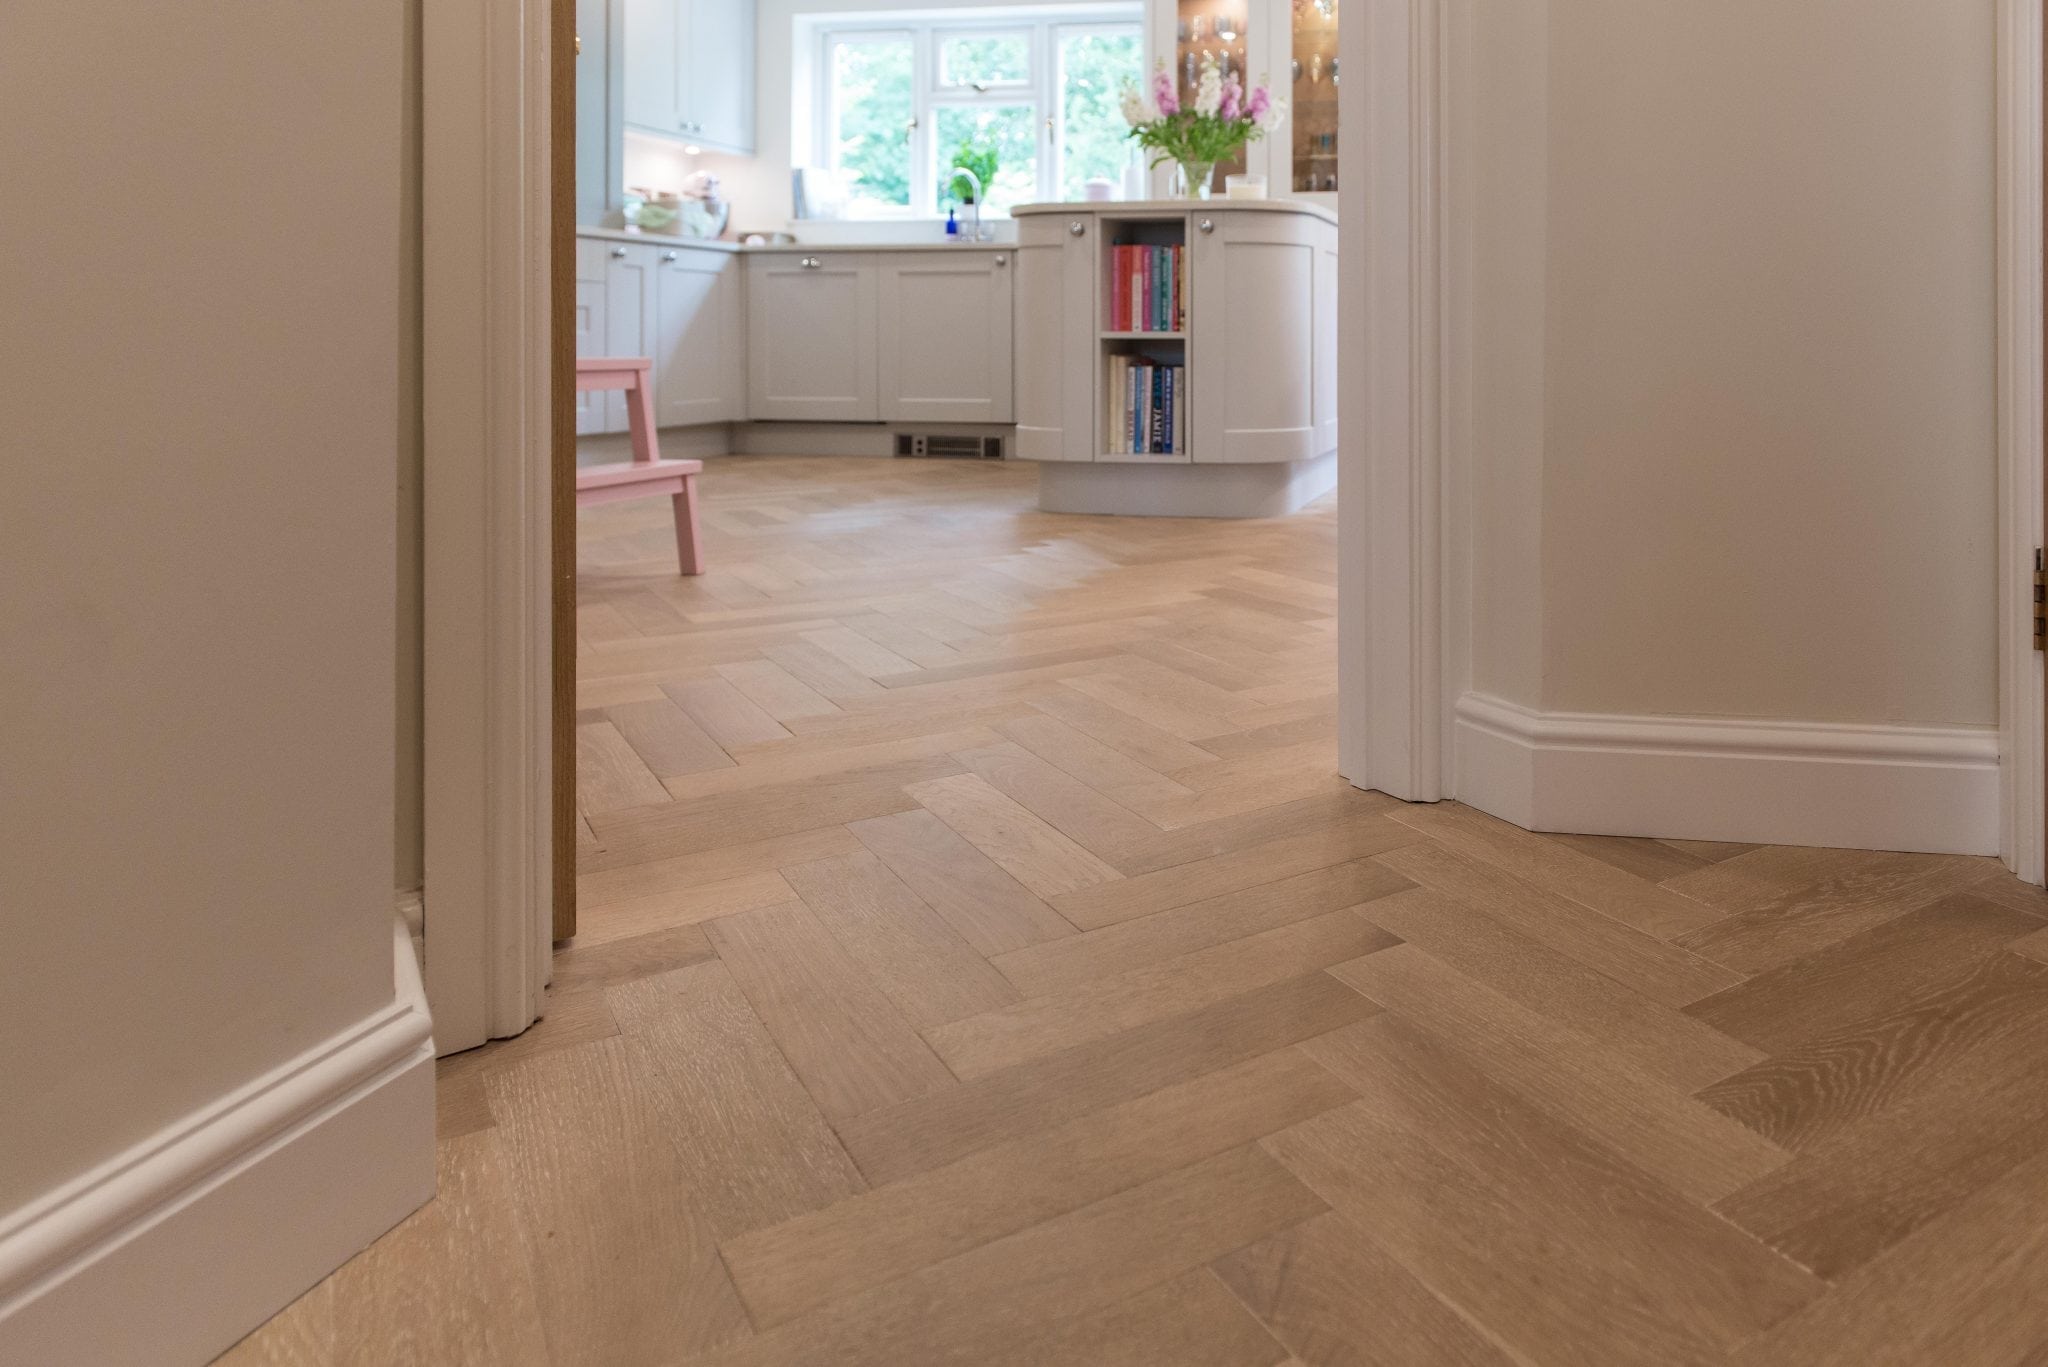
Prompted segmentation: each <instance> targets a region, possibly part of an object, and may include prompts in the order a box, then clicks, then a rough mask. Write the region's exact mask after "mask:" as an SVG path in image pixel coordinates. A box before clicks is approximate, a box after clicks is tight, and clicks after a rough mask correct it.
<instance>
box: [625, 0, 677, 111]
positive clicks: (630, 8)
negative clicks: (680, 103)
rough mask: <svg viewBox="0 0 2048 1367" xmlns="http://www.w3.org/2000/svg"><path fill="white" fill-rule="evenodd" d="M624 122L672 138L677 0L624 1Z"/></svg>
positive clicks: (675, 73) (675, 106) (675, 105)
mask: <svg viewBox="0 0 2048 1367" xmlns="http://www.w3.org/2000/svg"><path fill="white" fill-rule="evenodd" d="M625 3H626V14H625V23H624V24H623V25H622V27H623V29H624V33H623V35H622V41H623V43H624V45H625V58H626V60H625V74H624V76H623V78H622V79H623V80H624V81H625V83H626V88H625V91H624V103H625V118H626V122H627V123H630V124H633V125H635V126H636V127H640V128H645V129H647V130H648V131H650V132H654V133H666V134H668V135H670V136H674V134H675V132H676V122H677V118H678V115H677V113H676V109H677V96H678V83H677V79H678V71H677V67H676V60H677V45H678V44H679V43H680V42H681V41H682V28H681V25H680V23H679V22H678V11H677V4H678V0H625Z"/></svg>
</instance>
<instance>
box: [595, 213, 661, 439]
mask: <svg viewBox="0 0 2048 1367" xmlns="http://www.w3.org/2000/svg"><path fill="white" fill-rule="evenodd" d="M654 264H655V263H654V248H652V247H643V246H639V245H637V244H635V245H631V246H628V245H624V244H621V245H619V246H616V247H613V248H611V254H610V256H609V258H608V260H607V261H606V265H605V279H604V354H605V355H606V356H617V357H623V356H647V357H650V358H651V357H653V356H654V355H655V352H656V350H657V345H658V342H657V338H656V336H655V327H654V321H655V320H654ZM599 430H600V431H604V432H623V431H625V430H626V396H625V395H624V394H619V393H610V394H606V395H605V396H604V425H603V426H602V427H601V428H600V429H599Z"/></svg>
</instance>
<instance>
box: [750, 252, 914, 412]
mask: <svg viewBox="0 0 2048 1367" xmlns="http://www.w3.org/2000/svg"><path fill="white" fill-rule="evenodd" d="M879 274H880V270H879V267H878V266H877V264H876V258H875V256H874V255H873V254H872V253H867V252H831V251H821V252H818V253H816V254H815V255H808V254H800V253H795V252H770V253H762V254H760V255H758V256H750V257H748V258H747V415H748V416H749V417H750V418H753V419H754V420H756V421H760V420H763V419H772V420H787V421H796V422H877V421H880V419H881V416H882V412H881V389H880V376H879V371H878V368H877V364H876V355H875V352H876V346H875V341H876V332H877V328H878V325H879V324H878V316H877V314H878V309H877V304H878V301H877V291H878V276H879Z"/></svg>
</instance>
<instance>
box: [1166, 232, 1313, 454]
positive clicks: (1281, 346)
mask: <svg viewBox="0 0 2048 1367" xmlns="http://www.w3.org/2000/svg"><path fill="white" fill-rule="evenodd" d="M1190 222H1191V224H1192V225H1193V231H1192V232H1190V233H1189V235H1188V240H1189V241H1190V242H1191V243H1193V244H1194V245H1193V248H1192V255H1193V257H1194V266H1193V271H1192V278H1191V279H1190V281H1189V290H1190V299H1189V310H1190V318H1191V322H1190V333H1189V338H1188V388H1189V391H1190V394H1191V396H1192V398H1193V401H1194V402H1193V406H1192V407H1191V408H1190V409H1189V410H1188V412H1189V416H1191V417H1192V418H1193V419H1194V423H1195V429H1194V432H1193V434H1192V435H1191V439H1190V440H1189V442H1188V449H1189V452H1190V454H1191V455H1192V456H1193V458H1194V461H1195V463H1196V464H1198V465H1201V464H1209V463H1213V462H1228V463H1231V464H1245V463H1253V462H1258V461H1300V460H1311V459H1313V458H1314V457H1316V456H1318V455H1320V454H1322V450H1323V448H1322V447H1320V446H1319V445H1318V444H1317V433H1316V420H1317V412H1316V385H1317V381H1318V379H1319V378H1320V377H1319V376H1318V374H1317V356H1316V331H1317V317H1316V313H1315V311H1314V310H1313V309H1311V308H1304V307H1298V306H1297V307H1286V306H1276V305H1275V304H1274V301H1275V300H1282V299H1292V300H1302V301H1306V300H1308V299H1311V298H1313V297H1314V295H1315V289H1316V278H1317V259H1318V256H1319V254H1320V252H1319V247H1320V245H1321V244H1320V243H1319V241H1318V238H1319V234H1318V232H1317V231H1316V230H1317V229H1318V228H1321V227H1324V226H1326V225H1324V224H1322V223H1321V222H1320V221H1319V220H1316V219H1312V218H1308V217H1306V216H1304V215H1300V214H1236V213H1227V212H1225V213H1215V214H1206V215H1205V214H1203V213H1202V212H1201V211H1200V210H1196V211H1195V212H1194V213H1193V214H1192V215H1191V216H1190ZM1333 321H1334V320H1333Z"/></svg>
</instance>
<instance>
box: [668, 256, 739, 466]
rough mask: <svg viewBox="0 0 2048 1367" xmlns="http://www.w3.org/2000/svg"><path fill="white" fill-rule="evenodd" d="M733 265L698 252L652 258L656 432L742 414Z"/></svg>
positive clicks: (733, 260)
mask: <svg viewBox="0 0 2048 1367" xmlns="http://www.w3.org/2000/svg"><path fill="white" fill-rule="evenodd" d="M739 269H740V262H739V258H738V257H736V256H734V255H733V254H732V253H731V252H723V251H717V250H713V249H711V248H705V247H671V248H667V249H665V250H662V251H659V252H658V253H657V266H656V270H655V274H654V299H655V339H656V340H655V352H654V356H655V361H654V413H655V421H656V422H658V423H659V424H660V425H661V426H663V427H681V426H685V425H687V424H691V423H706V422H730V421H732V420H733V419H735V418H737V417H739V416H740V414H741V412H742V410H743V399H744V394H743V388H742V386H741V384H740V372H741V368H742V366H743V364H744V361H745V357H744V356H743V355H742V349H743V346H744V342H743V339H742V337H741V332H740V330H741V327H742V326H743V325H744V322H745V320H744V319H743V318H742V317H741V316H740V287H739Z"/></svg>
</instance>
